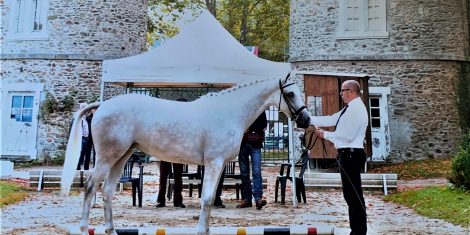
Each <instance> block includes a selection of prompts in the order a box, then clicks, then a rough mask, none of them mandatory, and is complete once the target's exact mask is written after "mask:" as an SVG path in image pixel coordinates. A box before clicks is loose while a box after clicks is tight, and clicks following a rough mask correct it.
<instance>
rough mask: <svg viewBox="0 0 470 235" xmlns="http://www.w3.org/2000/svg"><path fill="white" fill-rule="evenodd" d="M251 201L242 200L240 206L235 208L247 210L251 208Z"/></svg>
mask: <svg viewBox="0 0 470 235" xmlns="http://www.w3.org/2000/svg"><path fill="white" fill-rule="evenodd" d="M252 206H253V205H252V204H251V201H248V200H243V201H242V202H241V203H240V204H238V205H237V208H247V207H252Z"/></svg>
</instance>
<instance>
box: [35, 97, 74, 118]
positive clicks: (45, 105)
mask: <svg viewBox="0 0 470 235" xmlns="http://www.w3.org/2000/svg"><path fill="white" fill-rule="evenodd" d="M74 105H75V98H73V96H72V95H66V96H64V97H63V98H62V99H57V98H55V97H54V95H52V94H51V93H50V92H49V91H46V98H45V100H44V101H43V102H42V103H41V105H40V111H41V112H40V118H41V119H42V120H43V121H45V122H47V121H48V120H49V118H50V116H51V114H53V113H55V112H70V111H72V109H73V107H74Z"/></svg>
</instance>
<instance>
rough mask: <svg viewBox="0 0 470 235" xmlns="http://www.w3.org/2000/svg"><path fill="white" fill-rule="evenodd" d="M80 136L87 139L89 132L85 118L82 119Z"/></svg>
mask: <svg viewBox="0 0 470 235" xmlns="http://www.w3.org/2000/svg"><path fill="white" fill-rule="evenodd" d="M81 122H82V136H83V137H88V135H89V133H90V131H89V130H88V122H87V121H86V117H85V116H83V117H82V120H81Z"/></svg>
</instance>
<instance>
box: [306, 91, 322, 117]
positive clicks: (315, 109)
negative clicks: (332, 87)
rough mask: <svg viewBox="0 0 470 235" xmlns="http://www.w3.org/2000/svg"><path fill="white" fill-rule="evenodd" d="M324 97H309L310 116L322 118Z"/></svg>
mask: <svg viewBox="0 0 470 235" xmlns="http://www.w3.org/2000/svg"><path fill="white" fill-rule="evenodd" d="M322 100H323V99H322V97H321V96H307V107H308V111H309V112H310V115H312V116H322V115H323V114H322V109H323V105H322Z"/></svg>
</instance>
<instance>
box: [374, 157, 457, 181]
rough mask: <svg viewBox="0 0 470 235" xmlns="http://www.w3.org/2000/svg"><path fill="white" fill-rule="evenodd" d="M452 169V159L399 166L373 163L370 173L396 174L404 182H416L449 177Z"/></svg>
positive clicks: (415, 162)
mask: <svg viewBox="0 0 470 235" xmlns="http://www.w3.org/2000/svg"><path fill="white" fill-rule="evenodd" d="M450 168H451V160H450V159H431V160H423V161H408V162H404V163H398V164H373V163H371V164H370V165H369V169H368V171H369V172H371V173H396V174H398V177H399V178H400V179H402V180H414V179H429V178H440V177H441V178H442V177H449V175H450Z"/></svg>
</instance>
